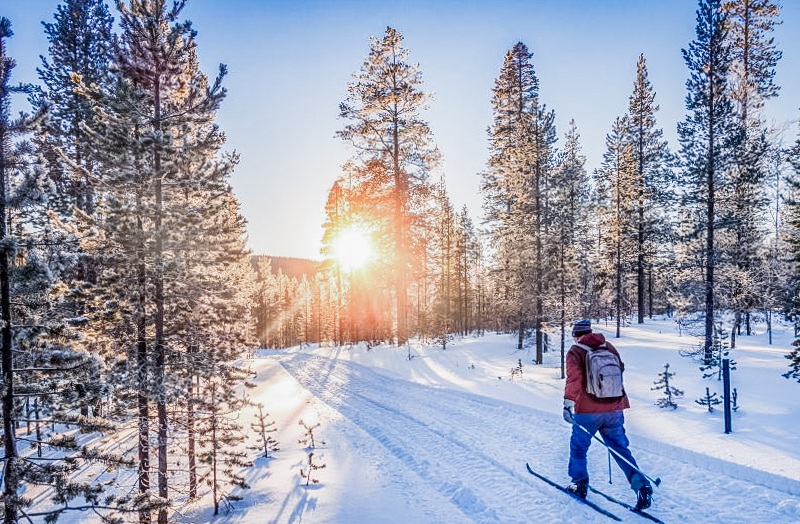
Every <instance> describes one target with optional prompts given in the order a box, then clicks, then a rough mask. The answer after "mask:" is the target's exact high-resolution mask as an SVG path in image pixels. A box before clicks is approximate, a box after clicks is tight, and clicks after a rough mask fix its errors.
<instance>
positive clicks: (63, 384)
mask: <svg viewBox="0 0 800 524" xmlns="http://www.w3.org/2000/svg"><path fill="white" fill-rule="evenodd" d="M12 34H13V33H12V32H11V23H10V21H9V20H8V19H6V18H0V217H2V220H0V247H2V250H1V251H2V253H1V254H2V256H0V318H2V328H0V342H1V343H2V346H1V348H0V353H1V354H2V369H3V384H4V385H3V391H2V403H3V407H2V409H3V423H4V430H3V443H4V448H5V459H4V460H5V467H4V479H3V480H4V482H3V496H2V500H3V519H4V521H5V522H17V521H18V520H19V519H21V518H22V517H26V518H28V519H30V518H31V517H36V516H42V517H45V519H46V520H49V521H55V519H57V518H58V516H60V515H61V514H62V513H63V512H65V511H67V510H69V509H70V508H69V505H68V504H69V502H71V501H72V500H73V499H76V498H79V497H82V498H83V499H84V500H85V501H86V506H81V507H93V508H96V509H97V510H98V511H100V510H108V511H109V512H114V511H116V510H121V511H124V510H125V509H126V506H127V505H128V503H129V502H130V501H129V500H122V499H116V500H115V499H114V497H111V498H109V499H107V500H108V503H107V504H103V503H102V502H100V501H99V497H100V494H101V493H102V491H103V487H102V485H100V484H98V483H97V482H93V481H91V480H90V479H89V478H86V477H82V476H81V474H80V472H79V470H80V469H81V468H83V467H84V466H85V465H86V464H87V463H88V462H93V463H101V464H103V465H105V466H106V467H108V468H109V469H112V470H113V469H117V468H119V467H126V466H130V464H129V463H128V461H127V460H126V459H124V458H122V457H120V456H117V455H115V454H111V453H106V452H104V451H102V449H101V448H102V445H100V446H91V447H89V446H80V445H78V442H77V440H76V438H75V436H74V434H73V433H72V432H71V431H66V430H65V426H63V425H59V424H75V425H77V427H78V428H79V430H80V431H81V432H85V433H100V432H103V431H109V430H112V429H113V426H112V425H110V424H109V423H108V421H106V420H102V419H101V418H100V417H99V413H98V412H97V411H98V410H97V404H98V400H99V397H100V395H102V393H104V388H103V384H102V381H100V380H98V379H99V370H100V368H101V367H102V366H101V365H100V364H99V362H98V360H97V359H95V358H91V357H90V356H88V355H87V354H86V353H84V352H82V351H80V350H79V349H80V343H79V342H78V340H77V336H76V333H75V332H74V331H73V330H72V329H70V327H69V326H70V324H72V325H80V324H82V323H83V319H81V318H74V317H72V316H71V314H70V313H72V311H71V310H70V308H69V307H66V306H65V300H64V297H65V295H66V286H65V285H64V284H63V281H61V278H62V277H63V275H64V274H65V273H67V272H69V271H70V270H71V269H72V262H71V257H70V256H69V255H68V254H65V253H64V252H65V251H68V250H69V247H68V246H65V245H64V244H63V241H64V235H63V231H60V230H58V228H55V227H53V225H52V224H51V223H50V221H49V220H48V218H47V217H48V208H47V206H46V204H47V198H46V195H47V192H48V189H49V188H48V184H47V180H46V172H45V169H44V165H45V162H44V161H43V159H42V158H41V155H39V153H38V150H37V148H36V147H35V146H34V145H33V143H32V142H31V141H29V140H25V138H26V137H27V135H30V133H31V132H33V131H38V133H39V135H38V136H39V138H40V139H42V140H46V139H47V136H46V130H47V127H46V126H45V125H43V118H44V116H45V113H46V112H47V110H48V109H49V106H48V105H47V104H46V103H44V102H43V103H42V104H40V107H39V111H38V112H37V113H36V114H35V115H28V114H24V113H23V114H21V115H20V116H19V118H17V119H16V120H13V121H12V120H11V119H10V117H9V114H8V111H9V106H10V97H11V95H12V94H27V95H28V96H29V97H33V94H34V88H33V86H31V85H27V84H23V85H20V86H16V87H11V86H9V79H10V75H11V72H12V71H13V69H14V66H15V63H14V60H12V59H11V58H10V57H8V56H6V55H5V40H6V39H7V38H9V37H11V36H12ZM73 346H75V347H73ZM22 399H25V401H26V402H29V401H30V400H31V399H33V405H34V410H33V411H34V416H35V420H34V422H35V424H36V426H37V435H36V439H35V440H34V441H33V442H32V443H33V444H34V446H35V449H36V450H37V453H36V456H32V455H31V454H29V453H20V451H19V449H18V447H17V439H18V438H22V439H24V437H18V436H17V421H18V420H19V418H18V414H19V413H20V412H21V410H18V407H17V404H18V403H21V400H22ZM87 404H91V405H93V406H94V407H95V412H94V417H91V418H90V417H88V416H82V415H78V414H77V413H76V412H75V410H76V408H78V407H79V406H81V407H85V406H86V405H87ZM26 416H27V417H30V411H28V413H27V415H26ZM26 422H30V419H29V418H28V420H27V421H26ZM44 423H49V424H51V425H52V428H53V435H52V436H50V437H49V438H42V435H41V432H40V431H39V430H38V427H39V426H40V425H41V424H44ZM25 440H27V439H25ZM43 448H44V449H49V450H57V451H58V458H55V459H54V458H53V457H42V450H43ZM34 485H36V486H38V487H40V488H45V489H49V490H50V495H51V497H52V500H53V501H54V502H56V503H58V504H60V505H63V507H60V508H58V509H55V510H45V511H32V512H31V511H26V509H27V506H29V505H30V503H31V500H30V499H29V498H27V497H25V496H24V495H22V494H21V493H20V491H21V490H22V489H23V488H25V489H26V490H27V489H28V488H30V487H31V486H34ZM37 509H38V508H37ZM108 516H109V517H110V515H108Z"/></svg>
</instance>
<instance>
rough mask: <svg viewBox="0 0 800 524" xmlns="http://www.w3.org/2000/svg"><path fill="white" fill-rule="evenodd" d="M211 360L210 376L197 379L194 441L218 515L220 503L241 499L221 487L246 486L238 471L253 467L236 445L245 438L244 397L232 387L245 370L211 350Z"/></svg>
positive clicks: (244, 373) (242, 376) (242, 377)
mask: <svg viewBox="0 0 800 524" xmlns="http://www.w3.org/2000/svg"><path fill="white" fill-rule="evenodd" d="M210 360H212V364H211V365H210V366H208V365H207V366H206V370H207V371H210V372H211V373H213V375H206V377H205V378H204V379H201V380H200V381H199V383H200V389H199V392H198V393H199V395H198V397H197V398H196V399H195V402H196V406H197V410H198V413H199V414H200V415H199V417H198V421H197V423H198V426H197V444H198V447H199V448H200V452H199V453H198V459H199V460H200V461H201V462H202V463H204V464H206V465H207V466H208V470H207V471H206V472H205V473H204V474H203V475H201V480H203V481H204V482H205V483H206V484H207V485H208V486H209V487H210V488H211V493H212V499H213V501H214V515H218V514H219V506H220V502H224V503H225V504H226V505H227V506H228V507H230V504H231V501H236V500H241V497H240V496H238V495H235V494H234V493H233V492H232V491H230V490H228V489H226V488H225V487H224V486H226V485H230V486H235V487H239V488H242V489H247V488H249V486H248V485H247V483H246V482H245V481H244V477H243V476H242V475H241V473H240V471H241V469H242V468H246V467H250V466H252V462H250V461H249V460H247V458H246V453H245V452H244V450H242V449H239V447H238V445H239V444H240V443H241V442H242V441H243V440H244V432H243V431H242V426H241V425H240V424H239V423H238V421H237V419H238V418H239V412H240V410H242V409H243V408H244V406H245V405H246V404H247V399H246V398H244V397H242V396H239V395H237V394H236V393H235V392H234V389H233V386H234V385H235V384H237V383H239V382H241V381H242V380H243V379H244V377H245V376H246V371H245V370H242V369H239V368H236V367H235V366H229V365H227V364H224V363H222V362H220V361H219V360H218V356H217V355H215V354H214V351H213V350H211V355H210ZM223 360H224V359H223Z"/></svg>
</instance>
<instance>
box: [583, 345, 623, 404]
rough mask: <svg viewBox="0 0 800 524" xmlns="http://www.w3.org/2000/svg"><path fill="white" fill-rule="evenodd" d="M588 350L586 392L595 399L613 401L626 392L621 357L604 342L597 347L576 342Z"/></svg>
mask: <svg viewBox="0 0 800 524" xmlns="http://www.w3.org/2000/svg"><path fill="white" fill-rule="evenodd" d="M576 345H577V346H578V347H581V348H583V349H585V350H586V392H587V393H588V394H589V395H590V396H591V397H592V398H594V399H595V400H598V401H601V402H602V401H606V402H612V401H614V400H617V399H619V398H620V397H622V396H623V395H624V394H625V390H624V389H623V387H622V364H621V362H620V360H619V357H618V356H617V355H615V354H614V353H613V352H611V351H610V350H608V349H607V348H606V345H605V344H603V345H601V346H600V347H598V348H597V349H594V348H592V347H589V346H587V345H584V344H576Z"/></svg>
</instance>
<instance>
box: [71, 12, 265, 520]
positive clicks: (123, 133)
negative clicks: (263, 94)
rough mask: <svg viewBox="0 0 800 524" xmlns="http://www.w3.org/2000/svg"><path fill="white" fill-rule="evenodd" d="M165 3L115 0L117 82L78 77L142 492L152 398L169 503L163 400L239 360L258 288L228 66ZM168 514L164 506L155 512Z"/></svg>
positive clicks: (161, 478)
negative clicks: (232, 140) (222, 109)
mask: <svg viewBox="0 0 800 524" xmlns="http://www.w3.org/2000/svg"><path fill="white" fill-rule="evenodd" d="M165 4H166V3H165V2H164V1H163V0H157V1H153V2H138V1H132V2H130V3H128V4H126V3H124V2H122V1H118V2H117V7H118V9H119V11H120V13H121V21H120V27H121V29H122V34H121V36H120V38H119V40H118V41H117V43H116V45H115V47H114V62H115V64H116V68H115V77H114V83H113V89H111V90H109V91H108V92H102V91H101V90H99V89H97V88H95V87H93V86H87V85H85V84H82V86H81V89H82V91H83V93H84V94H85V96H87V97H89V98H90V99H92V100H93V102H94V109H95V111H96V112H97V114H98V119H97V121H96V122H95V123H94V124H93V127H92V128H88V126H87V130H88V132H89V140H90V143H91V146H92V148H93V149H94V150H95V151H97V161H98V163H99V164H100V165H101V166H102V169H98V171H97V174H98V176H99V177H100V178H101V181H102V186H103V188H104V194H103V197H104V198H103V199H102V202H103V206H102V208H101V209H100V210H99V213H100V218H99V219H98V220H97V221H96V223H95V227H96V229H97V230H98V231H99V233H100V238H101V241H102V247H103V249H104V251H105V252H106V253H109V254H111V255H110V256H109V257H107V260H106V264H105V267H104V272H103V280H102V282H101V286H98V287H99V288H100V289H102V290H103V291H104V292H106V293H107V294H108V297H107V300H108V301H107V303H109V304H116V305H115V306H114V309H113V310H112V315H113V316H112V317H110V319H111V321H112V322H110V323H108V324H107V325H106V329H107V330H110V331H112V332H114V331H116V332H117V333H120V332H121V333H126V334H127V335H128V336H129V337H130V338H129V340H131V341H132V343H133V347H134V348H135V349H133V350H132V351H130V352H128V354H127V355H126V357H127V359H129V361H130V362H132V363H133V365H131V366H130V367H126V368H125V369H131V370H133V373H132V374H131V375H132V376H130V377H129V380H123V381H121V382H122V383H123V384H126V385H127V386H128V388H129V391H130V392H131V393H133V394H134V395H136V397H137V405H138V417H139V420H138V428H139V432H140V435H139V437H140V439H139V459H140V460H139V491H140V492H141V493H147V492H148V490H149V486H150V483H149V467H150V466H149V455H150V448H149V421H148V420H149V416H150V415H149V412H150V407H149V404H150V399H153V400H154V403H155V407H156V416H157V421H158V428H157V433H158V438H157V448H158V449H157V452H158V453H157V456H158V495H159V497H160V500H162V501H166V500H167V498H168V495H169V491H168V468H169V456H170V453H169V448H168V444H169V439H168V438H167V435H168V431H169V427H170V424H171V422H170V419H169V417H168V411H167V406H168V404H169V403H171V402H178V401H182V402H183V405H190V406H191V405H192V399H191V396H189V401H188V402H187V392H188V391H189V389H188V388H189V386H188V384H189V382H190V380H191V379H192V378H193V377H194V376H195V375H196V374H203V375H205V374H207V373H208V370H207V368H205V367H202V366H206V365H212V364H213V365H217V366H219V365H221V362H222V360H223V359H224V358H227V359H232V358H237V357H238V351H241V349H242V347H243V345H244V344H245V343H249V342H247V341H249V340H250V335H251V332H250V330H249V328H247V327H245V324H246V322H247V319H248V315H247V313H248V311H249V309H250V307H251V305H250V303H249V297H250V296H251V295H252V293H254V288H253V286H252V280H251V278H252V270H251V269H250V266H249V260H248V254H247V253H246V252H245V250H244V240H243V236H242V235H243V220H242V218H241V216H240V215H239V211H238V206H237V203H236V201H235V199H234V198H233V195H232V191H231V189H230V186H229V183H228V181H227V177H228V176H229V174H230V173H231V172H232V170H233V167H234V166H235V165H236V163H237V161H238V158H237V156H236V155H235V154H223V153H220V149H221V147H222V145H223V143H224V135H223V134H222V133H221V132H220V130H219V129H218V127H217V125H216V124H215V123H214V118H215V113H216V110H217V109H218V107H219V105H220V103H221V101H222V99H223V98H224V96H225V90H224V89H223V88H222V83H221V82H222V77H223V76H224V75H225V73H226V68H225V66H223V65H221V66H220V71H219V76H218V77H217V78H216V79H215V80H214V81H210V80H209V78H208V77H207V76H206V75H205V74H203V73H202V72H201V71H200V69H199V64H198V58H197V44H196V41H195V32H194V31H193V30H192V28H191V23H190V22H181V21H180V20H179V17H180V13H181V10H182V8H183V7H184V6H185V2H178V3H176V4H174V5H173V6H172V7H171V8H168V7H167V6H166V5H165ZM237 290H238V291H237ZM111 301H113V302H111ZM95 313H96V315H95V316H100V315H101V313H102V311H101V310H100V309H99V308H98V310H97V311H96V312H95ZM115 323H116V325H114V324H115ZM150 333H152V334H153V335H154V338H152V339H150ZM150 340H152V344H151V343H150ZM207 347H214V348H216V349H217V353H216V354H217V355H220V357H219V358H218V360H216V361H214V362H208V361H207V359H206V361H205V362H204V361H203V360H204V359H203V355H204V353H203V351H204V349H205V348H207ZM223 356H224V357H223ZM168 370H169V371H168ZM193 400H194V401H196V400H197V399H196V398H195V399H193ZM187 417H188V414H187ZM184 422H186V423H187V424H188V423H189V422H188V421H185V420H181V421H180V424H184ZM172 423H173V424H174V423H175V421H172ZM192 431H193V430H192V429H191V426H190V429H189V432H190V435H193V434H192V433H191V432H192ZM194 436H196V435H194ZM141 518H142V520H148V519H149V516H148V515H146V514H144V513H143V514H142V517H141ZM166 518H167V513H166V510H164V509H161V510H160V511H159V522H166Z"/></svg>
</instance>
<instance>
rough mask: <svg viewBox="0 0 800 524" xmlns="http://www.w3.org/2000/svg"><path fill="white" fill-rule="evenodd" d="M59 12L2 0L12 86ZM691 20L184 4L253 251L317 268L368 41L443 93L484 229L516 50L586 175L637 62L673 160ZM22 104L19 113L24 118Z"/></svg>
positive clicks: (688, 3)
mask: <svg viewBox="0 0 800 524" xmlns="http://www.w3.org/2000/svg"><path fill="white" fill-rule="evenodd" d="M59 3H61V2H59V1H57V0H5V1H4V2H3V5H2V7H1V8H0V16H6V17H8V18H10V19H11V22H12V30H13V31H14V36H13V37H12V38H11V39H10V40H8V41H7V42H6V52H7V54H8V55H10V56H12V57H13V58H15V60H16V61H17V69H16V70H15V75H14V77H13V78H12V82H38V79H37V77H36V71H35V70H36V67H38V66H39V65H40V63H41V61H40V59H39V55H46V54H47V47H48V43H47V40H46V38H45V35H44V32H43V28H42V25H41V22H42V21H46V22H52V21H53V13H55V11H56V7H57V6H58V5H59ZM9 4H10V5H9ZM783 4H784V5H783V8H782V20H783V25H781V26H779V27H778V28H777V30H776V31H775V34H774V36H775V39H776V42H777V44H778V47H779V49H780V50H781V51H782V52H783V59H782V60H781V61H780V62H779V64H778V67H777V74H776V83H777V84H778V85H780V86H781V92H780V96H779V97H778V98H777V99H773V100H771V101H769V102H768V105H767V108H766V116H767V118H768V120H769V121H771V122H773V123H774V124H775V125H776V126H779V127H782V128H785V133H784V140H785V141H786V142H787V144H788V143H790V142H793V141H794V140H795V139H796V138H797V129H798V128H797V120H798V117H800V1H796V0H786V1H784V2H783ZM696 10H697V2H696V1H695V0H647V1H642V0H603V1H597V0H493V1H478V0H447V1H437V0H407V1H404V2H384V1H357V0H341V1H340V0H319V1H304V0H225V1H220V0H189V2H188V4H187V7H186V9H185V10H184V12H183V14H184V18H186V19H189V20H191V21H192V22H193V26H194V28H195V29H196V30H197V31H198V37H197V40H198V45H199V55H200V61H201V65H202V68H203V70H204V71H206V73H208V74H209V76H213V75H215V74H216V71H217V68H218V64H220V63H224V64H227V66H228V69H229V75H228V77H227V78H226V81H225V86H226V87H227V89H228V99H227V100H226V101H225V102H224V103H223V106H222V108H221V109H220V111H219V115H218V122H219V124H220V127H221V128H222V129H223V130H224V131H225V133H226V135H227V138H228V142H227V146H226V149H229V150H236V151H238V152H239V153H240V154H241V162H240V164H239V166H238V167H237V169H236V171H235V173H234V175H233V178H232V183H233V186H234V190H235V192H236V195H237V197H238V198H239V200H240V202H241V203H242V212H243V214H244V216H245V217H246V218H247V220H248V236H249V241H250V247H251V248H252V250H253V251H254V252H255V253H258V254H268V255H273V256H286V257H301V258H311V259H320V254H319V251H320V245H321V238H322V223H323V221H324V205H325V200H326V198H327V194H328V191H329V190H330V187H331V186H332V185H333V183H334V181H335V180H336V178H337V177H338V176H339V175H340V174H341V165H342V164H343V163H344V162H346V161H347V159H348V158H349V157H350V156H351V155H352V151H350V150H349V149H348V148H347V147H346V145H345V144H343V143H341V141H339V140H338V139H337V138H336V137H335V133H336V131H338V130H340V129H341V128H342V127H343V125H344V121H342V120H341V119H339V117H338V114H339V110H338V108H339V103H340V102H342V101H343V100H344V99H345V97H346V95H347V83H348V82H349V81H350V79H351V76H352V75H353V74H354V73H355V72H357V71H358V70H359V68H360V67H361V64H362V62H363V60H364V58H365V57H366V55H367V54H368V52H369V37H370V36H377V37H382V36H383V34H384V33H385V30H386V27H387V26H391V27H393V28H395V29H397V30H398V31H400V32H401V33H402V34H403V36H404V37H405V40H404V47H406V48H407V49H409V50H410V57H409V59H410V61H411V62H413V63H418V64H419V65H420V68H421V70H422V74H423V80H424V83H425V88H426V90H428V91H430V92H432V93H433V94H434V98H433V100H432V102H431V104H430V107H429V109H428V110H427V111H425V112H424V113H423V115H422V116H423V118H424V119H426V120H427V121H428V122H429V124H430V126H431V129H432V131H433V133H434V139H435V141H436V144H437V145H438V146H439V148H440V150H441V152H442V154H443V157H444V162H443V164H442V167H441V170H440V171H441V173H442V174H444V175H445V177H446V180H447V187H448V192H449V194H450V197H451V200H452V202H453V205H454V206H455V207H456V209H460V208H461V207H463V206H464V205H466V206H467V207H468V208H469V211H470V215H471V216H472V217H473V218H474V219H475V222H476V223H479V222H480V217H481V214H482V211H481V202H482V198H481V196H480V193H479V187H480V176H479V173H480V172H481V171H482V170H484V169H485V166H486V160H487V157H488V150H487V145H488V141H487V134H486V129H487V127H488V126H489V125H490V123H491V119H492V113H491V106H490V100H491V90H492V87H493V85H494V81H495V79H496V77H497V75H498V74H499V71H500V67H501V65H502V62H503V58H504V55H505V53H506V52H507V51H508V50H509V49H510V48H511V47H512V46H513V45H514V44H515V43H516V42H520V41H521V42H524V43H525V44H526V45H527V46H528V48H529V50H530V51H531V52H533V59H532V62H533V65H534V68H535V70H536V74H537V76H538V78H539V84H540V98H541V101H542V102H543V103H545V104H546V105H547V107H548V108H550V109H553V110H554V111H555V114H556V126H557V133H558V136H559V143H558V144H557V147H558V146H560V145H561V143H562V142H563V135H564V133H565V132H566V130H567V126H568V123H569V121H570V120H571V119H575V122H576V124H577V126H578V131H579V133H580V134H581V144H582V146H583V150H584V151H583V152H584V154H585V155H586V156H587V160H588V161H587V169H588V170H589V171H590V172H591V171H592V170H593V169H595V168H596V167H598V166H599V165H600V163H601V162H602V156H603V152H604V150H605V137H606V134H607V133H608V132H609V130H610V128H611V124H612V122H613V121H614V119H615V118H616V117H617V116H621V115H623V114H624V113H625V112H626V110H627V105H628V97H629V96H630V93H631V90H632V87H633V81H634V79H635V75H636V61H637V59H638V57H639V54H640V53H644V55H645V58H646V59H647V66H648V72H649V78H650V81H651V83H652V85H653V87H654V89H655V90H656V101H657V102H658V103H659V104H660V106H661V110H660V111H659V112H658V113H657V115H656V117H657V119H658V125H659V126H660V127H662V128H663V130H664V134H665V137H666V138H667V139H668V140H669V142H670V146H671V147H672V148H673V150H677V148H678V143H677V139H676V125H677V122H678V121H680V120H681V119H683V117H684V114H685V102H684V100H685V97H686V88H685V83H686V79H687V78H688V70H687V68H686V66H685V64H684V61H683V57H682V55H681V49H682V48H686V47H687V46H688V44H689V42H690V41H691V40H692V39H693V38H694V36H695V32H694V31H695V16H696ZM111 11H112V14H114V15H116V10H115V8H113V7H112V9H111ZM115 18H117V17H116V16H115ZM22 102H23V101H22V100H19V99H18V100H16V101H15V105H14V108H15V109H17V110H18V109H24V108H25V106H24V104H23V103H22ZM433 176H434V177H435V178H434V179H438V177H439V173H435V174H434V175H433Z"/></svg>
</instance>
